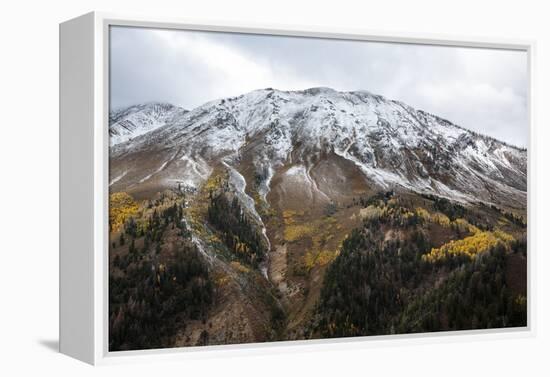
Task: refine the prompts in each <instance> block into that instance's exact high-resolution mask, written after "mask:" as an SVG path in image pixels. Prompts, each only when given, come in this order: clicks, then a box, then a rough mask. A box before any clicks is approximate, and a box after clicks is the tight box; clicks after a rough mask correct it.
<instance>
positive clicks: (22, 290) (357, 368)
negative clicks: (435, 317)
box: [0, 0, 550, 377]
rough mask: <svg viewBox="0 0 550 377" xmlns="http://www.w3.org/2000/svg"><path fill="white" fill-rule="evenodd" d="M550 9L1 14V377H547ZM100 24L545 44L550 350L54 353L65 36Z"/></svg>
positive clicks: (201, 4)
mask: <svg viewBox="0 0 550 377" xmlns="http://www.w3.org/2000/svg"><path fill="white" fill-rule="evenodd" d="M545 3H546V2H544V1H530V0H523V1H506V0H488V1H479V0H461V1H453V2H449V1H447V2H446V1H440V0H439V1H438V0H433V1H428V0H415V1H408V0H401V1H396V0H394V1H391V0H390V1H381V0H377V1H368V0H362V1H361V0H358V1H352V0H349V1H348V0H339V1H336V2H335V1H326V2H322V1H321V0H317V1H306V0H303V1H298V0H273V1H258V0H256V1H247V0H231V1H227V0H225V1H224V0H219V1H215V0H195V1H188V0H174V1H170V0H148V1H144V0H120V1H115V0H110V1H108V0H95V1H92V0H81V1H69V0H66V1H62V0H58V1H55V0H53V1H39V0H36V1H32V0H19V1H10V2H8V1H4V2H2V5H0V7H1V11H0V28H1V33H0V41H1V43H0V54H1V55H0V95H1V98H0V103H1V107H0V109H1V112H0V164H1V165H0V166H1V169H0V172H1V177H2V178H1V181H0V193H1V195H0V300H1V307H0V374H1V375H4V376H11V375H23V374H26V375H40V374H53V373H56V374H60V375H68V376H87V375H113V376H115V375H116V376H121V375H131V376H142V375H147V376H151V375H162V376H171V375H176V374H178V375H186V376H193V375H195V376H208V375H233V374H235V375H240V376H245V375H257V376H279V377H281V376H285V377H286V376H294V375H302V376H311V375H312V376H344V375H383V376H387V375H422V376H431V375H434V376H449V377H450V376H461V377H463V376H467V375H483V376H493V375H498V376H520V375H526V376H536V375H548V373H549V372H550V365H549V364H550V363H549V360H548V355H549V350H550V328H549V323H548V322H549V318H550V312H549V299H550V295H549V294H548V287H550V279H549V275H550V274H548V273H547V270H548V269H549V268H550V262H549V259H550V258H549V256H548V251H547V250H546V247H545V246H546V242H545V241H546V237H545V236H546V231H547V229H548V226H549V222H548V220H547V214H548V213H549V212H548V210H549V209H550V208H549V206H548V197H549V195H548V194H547V193H546V190H545V187H547V186H548V183H549V181H548V170H549V169H548V166H547V164H548V162H547V161H550V156H549V148H548V147H547V144H548V142H550V140H549V138H548V135H549V130H548V127H549V125H550V117H549V116H548V112H547V110H548V108H547V104H548V103H549V101H550V89H549V86H548V85H549V84H550V81H549V72H550V27H549V26H548V25H549V24H548V14H549V12H548V9H544V5H546V4H545ZM91 10H104V11H115V12H123V13H134V14H141V15H160V16H163V15H165V16H166V15H167V16H171V17H190V18H198V19H203V20H205V21H208V20H213V21H215V20H230V21H242V22H247V21H248V22H249V21H253V22H262V21H263V22H269V23H279V24H294V25H316V26H327V27H349V28H362V29H365V30H369V29H371V30H376V31H399V32H408V31H411V32H417V33H436V34H440V35H441V36H443V37H444V36H445V35H461V36H466V37H468V36H472V37H475V36H483V37H498V38H502V37H505V38H506V37H508V38H529V39H536V40H537V47H538V48H537V51H536V58H535V63H536V80H535V84H536V89H535V90H536V93H535V95H536V98H535V100H536V103H535V104H536V106H537V107H536V112H535V120H536V137H535V145H534V146H533V147H534V148H535V149H536V155H534V161H533V162H534V165H533V166H534V169H533V172H532V178H534V180H533V182H534V183H535V184H536V186H537V187H536V198H534V200H535V203H534V208H535V209H536V220H535V221H534V222H531V230H532V231H533V234H534V237H535V238H534V241H535V242H534V243H533V244H532V245H531V246H532V247H533V248H534V249H535V248H536V252H537V255H536V261H535V263H534V268H535V270H536V273H537V275H536V277H537V281H536V284H537V287H538V289H537V291H536V296H537V297H536V299H537V304H538V305H537V307H536V313H537V318H538V321H537V336H536V337H534V338H529V339H513V340H498V341H492V340H491V341H487V340H482V341H478V342H464V341H458V340H457V342H453V343H445V344H440V343H437V342H435V341H429V342H422V345H410V342H407V343H406V344H403V343H397V344H396V345H394V346H389V347H388V346H385V347H380V348H373V347H368V348H367V347H364V348H354V349H353V350H351V351H350V350H346V351H332V352H327V351H318V352H307V353H306V352H303V351H300V349H294V350H293V352H292V353H291V354H284V355H281V354H278V355H272V356H243V357H235V358H223V359H210V360H208V361H204V360H192V361H186V362H171V363H153V364H146V365H130V366H116V367H101V368H96V369H93V368H91V367H88V366H86V365H84V364H81V363H80V362H77V361H74V360H72V359H69V358H68V357H65V356H63V355H60V354H57V353H55V352H54V351H53V349H54V348H56V347H57V333H58V323H57V322H58V294H57V293H58V279H57V276H58V251H57V247H58V23H59V22H62V21H64V20H67V19H69V18H72V17H75V16H78V15H80V14H82V13H86V12H88V11H91Z"/></svg>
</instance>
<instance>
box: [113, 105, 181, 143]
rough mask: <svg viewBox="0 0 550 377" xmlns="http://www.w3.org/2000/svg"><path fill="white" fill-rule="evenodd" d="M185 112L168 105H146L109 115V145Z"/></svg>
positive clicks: (148, 130)
mask: <svg viewBox="0 0 550 377" xmlns="http://www.w3.org/2000/svg"><path fill="white" fill-rule="evenodd" d="M186 112H187V110H184V109H182V108H180V107H177V106H174V105H171V104H168V103H158V102H153V103H146V104H140V105H135V106H130V107H127V108H123V109H120V110H116V111H112V112H111V113H110V114H109V136H110V145H111V146H112V145H116V144H119V143H123V142H125V141H127V140H130V139H132V138H134V137H136V136H139V135H143V134H145V133H147V132H150V131H153V130H154V129H156V128H159V127H161V126H164V125H166V124H167V123H169V122H170V121H171V120H172V119H174V118H175V117H178V116H181V115H183V114H185V113H186Z"/></svg>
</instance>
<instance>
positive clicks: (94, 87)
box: [59, 12, 536, 364]
mask: <svg viewBox="0 0 550 377" xmlns="http://www.w3.org/2000/svg"><path fill="white" fill-rule="evenodd" d="M110 26H141V27H154V28H164V29H181V30H205V31H220V32H240V33H255V34H270V35H284V36H302V37H316V38H333V39H348V40H363V41H381V42H399V43H414V44H428V45H444V46H461V47H476V48H493V49H511V50H522V51H526V52H527V55H528V62H529V63H528V64H529V68H528V78H529V84H528V85H529V90H528V93H529V99H528V100H529V104H528V108H529V144H528V147H527V150H528V201H527V208H528V224H530V225H529V227H528V240H529V241H528V253H527V255H528V263H527V264H528V292H529V296H528V326H527V327H526V328H521V329H496V330H472V331H460V332H452V333H451V332H449V333H445V332H443V333H430V334H411V335H385V336H374V337H358V338H342V339H323V340H308V341H292V342H287V341H285V342H274V343H262V344H241V345H224V346H207V347H190V348H175V349H159V350H143V351H119V352H109V351H108V333H107V332H108V291H107V286H108V265H107V260H108V258H107V256H108V246H109V240H108V184H109V177H108V152H109V140H108V137H109V133H108V108H109V106H108V105H109V66H108V53H109V51H108V47H109V46H108V43H109V38H108V30H109V27H110ZM534 53H535V43H534V42H533V41H529V40H508V39H502V40H495V39H494V38H489V39H486V38H462V37H450V36H437V35H426V34H415V33H406V34H403V33H392V32H374V31H365V30H347V29H327V28H315V27H306V26H299V27H295V26H288V25H264V24H261V25H259V24H252V23H249V24H241V23H229V22H223V23H211V22H208V23H203V22H200V21H194V20H179V19H170V18H157V17H136V16H127V15H118V14H108V13H98V12H93V13H88V14H86V15H83V16H80V17H78V18H75V19H72V20H69V21H66V22H64V23H62V24H60V324H59V327H60V352H62V353H64V354H67V355H69V356H72V357H74V358H76V359H79V360H82V361H84V362H87V363H90V364H109V363H118V362H130V361H136V360H150V359H154V360H158V359H173V358H175V359H181V358H184V357H193V358H203V357H213V356H214V357H222V356H229V355H234V354H239V355H240V354H267V353H274V352H275V353H292V352H295V351H296V350H297V349H299V350H321V349H322V350H327V349H349V348H356V347H379V346H386V345H393V344H397V343H398V344H410V343H413V344H419V343H433V342H450V341H452V342H456V341H471V340H476V339H480V338H484V339H486V338H487V339H508V338H512V337H532V336H534V335H535V333H536V318H535V312H536V310H535V306H536V302H535V298H536V294H535V289H536V286H535V285H534V282H535V276H534V272H535V269H534V268H532V266H533V264H534V260H535V258H536V250H534V245H535V243H534V242H531V240H533V239H534V238H533V234H532V233H533V228H534V227H533V226H532V224H533V221H534V218H535V215H534V211H535V208H534V206H533V202H534V200H535V198H534V197H533V195H534V192H533V174H532V171H533V169H532V164H533V161H532V158H533V156H534V151H533V148H534V143H533V138H534V124H533V122H534V121H533V116H532V114H533V113H534V110H533V106H534V105H533V104H534V101H533V99H532V97H533V93H534V89H533V86H534V82H535V80H534V67H533V55H534Z"/></svg>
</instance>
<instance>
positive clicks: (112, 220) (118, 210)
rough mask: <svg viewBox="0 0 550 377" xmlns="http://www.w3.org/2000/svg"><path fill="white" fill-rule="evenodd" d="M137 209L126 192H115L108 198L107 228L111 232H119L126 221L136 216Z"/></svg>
mask: <svg viewBox="0 0 550 377" xmlns="http://www.w3.org/2000/svg"><path fill="white" fill-rule="evenodd" d="M138 211H139V207H138V205H137V203H136V202H135V201H134V199H133V198H132V197H131V196H130V195H129V194H128V193H126V192H115V193H113V194H111V195H110V196H109V226H110V228H111V231H113V232H117V231H119V230H120V229H121V228H122V226H123V225H124V223H125V222H126V220H127V219H129V218H130V217H133V216H136V215H137V213H138Z"/></svg>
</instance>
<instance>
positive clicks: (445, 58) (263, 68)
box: [110, 27, 528, 146]
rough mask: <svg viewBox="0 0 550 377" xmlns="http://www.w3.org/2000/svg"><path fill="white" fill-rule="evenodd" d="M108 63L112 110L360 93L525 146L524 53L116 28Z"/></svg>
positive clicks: (114, 28)
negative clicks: (252, 95)
mask: <svg viewBox="0 0 550 377" xmlns="http://www.w3.org/2000/svg"><path fill="white" fill-rule="evenodd" d="M110 55H111V106H112V107H113V108H118V107H123V106H128V105H132V104H136V103H142V102H149V101H166V102H171V103H174V104H177V105H180V106H183V107H185V108H187V109H192V108H194V107H196V106H199V105H201V104H202V103H204V102H207V101H210V100H213V99H216V98H223V97H229V96H236V95H239V94H242V93H246V92H249V91H251V90H254V89H258V88H266V87H273V88H278V89H282V90H298V89H305V88H308V87H314V86H327V87H332V88H334V89H337V90H341V91H350V90H360V89H363V90H368V91H370V92H373V93H377V94H382V95H384V96H386V97H388V98H391V99H396V100H401V101H403V102H405V103H407V104H409V105H411V106H413V107H415V108H419V109H423V110H426V111H429V112H432V113H434V114H437V115H439V116H442V117H444V118H447V119H449V120H450V121H452V122H454V123H456V124H459V125H461V126H463V127H466V128H469V129H472V130H474V131H477V132H480V133H483V134H487V135H490V136H493V137H496V138H498V139H500V140H503V141H506V142H509V143H511V144H514V145H518V146H526V145H527V143H528V135H527V130H528V119H527V113H528V108H527V90H528V80H527V54H526V53H525V52H522V51H506V50H490V49H472V48H457V47H443V46H425V45H408V44H397V43H375V42H357V41H343V40H329V39H316V38H298V37H280V36H265V35H263V36H262V35H250V34H231V33H213V32H195V31H174V30H158V29H146V28H130V27H113V28H112V29H111V54H110Z"/></svg>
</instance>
